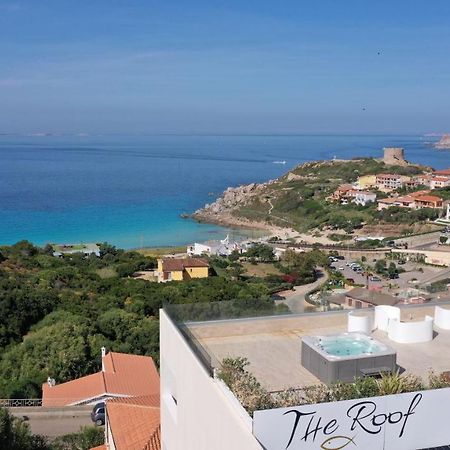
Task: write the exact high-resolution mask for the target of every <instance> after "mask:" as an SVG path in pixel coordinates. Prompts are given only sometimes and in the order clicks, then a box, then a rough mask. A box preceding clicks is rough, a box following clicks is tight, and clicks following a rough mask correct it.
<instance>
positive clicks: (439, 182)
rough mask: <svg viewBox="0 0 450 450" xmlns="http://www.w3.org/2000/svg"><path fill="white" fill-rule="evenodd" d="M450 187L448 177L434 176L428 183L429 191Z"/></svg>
mask: <svg viewBox="0 0 450 450" xmlns="http://www.w3.org/2000/svg"><path fill="white" fill-rule="evenodd" d="M448 186H450V177H443V176H435V177H433V178H432V179H431V181H430V188H431V189H440V188H446V187H448Z"/></svg>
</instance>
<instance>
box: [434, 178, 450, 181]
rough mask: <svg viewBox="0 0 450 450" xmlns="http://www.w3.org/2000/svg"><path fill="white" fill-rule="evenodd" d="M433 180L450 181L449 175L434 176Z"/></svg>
mask: <svg viewBox="0 0 450 450" xmlns="http://www.w3.org/2000/svg"><path fill="white" fill-rule="evenodd" d="M433 181H443V182H446V181H450V180H449V178H448V177H433Z"/></svg>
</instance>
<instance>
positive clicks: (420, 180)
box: [411, 173, 433, 187]
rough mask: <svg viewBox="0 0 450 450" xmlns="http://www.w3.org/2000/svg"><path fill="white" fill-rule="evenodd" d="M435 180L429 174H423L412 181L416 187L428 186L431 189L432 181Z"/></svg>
mask: <svg viewBox="0 0 450 450" xmlns="http://www.w3.org/2000/svg"><path fill="white" fill-rule="evenodd" d="M432 179H433V176H432V175H431V174H429V173H427V174H423V175H416V176H415V177H413V178H412V179H411V182H414V183H415V186H412V187H416V186H427V187H430V184H431V180H432Z"/></svg>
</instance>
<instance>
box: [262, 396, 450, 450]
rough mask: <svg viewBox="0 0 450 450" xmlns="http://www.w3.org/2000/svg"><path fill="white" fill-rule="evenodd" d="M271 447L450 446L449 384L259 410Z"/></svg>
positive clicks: (382, 449) (385, 449)
mask: <svg viewBox="0 0 450 450" xmlns="http://www.w3.org/2000/svg"><path fill="white" fill-rule="evenodd" d="M253 434H254V436H255V437H256V439H258V441H259V442H260V443H261V445H262V446H263V447H264V449H266V450H341V449H345V450H350V449H352V450H353V449H355V450H356V449H364V450H369V449H370V450H413V449H424V448H429V447H437V446H442V445H448V444H450V388H445V389H435V390H428V391H420V392H411V393H407V394H398V395H386V396H383V397H371V398H363V399H356V400H345V401H340V402H333V403H319V404H315V405H303V406H297V407H290V408H277V409H269V410H263V411H256V412H255V413H254V415H253Z"/></svg>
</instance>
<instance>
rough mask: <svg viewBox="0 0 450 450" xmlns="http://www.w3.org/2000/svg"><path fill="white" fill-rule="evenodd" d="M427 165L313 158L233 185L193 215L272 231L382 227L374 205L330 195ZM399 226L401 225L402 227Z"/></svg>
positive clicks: (202, 218) (413, 173)
mask: <svg viewBox="0 0 450 450" xmlns="http://www.w3.org/2000/svg"><path fill="white" fill-rule="evenodd" d="M425 169H428V168H425V167H421V166H415V165H412V164H410V165H407V166H404V165H391V164H386V163H385V162H384V161H383V160H380V159H375V158H359V159H352V160H330V161H313V162H308V163H304V164H301V165H299V166H297V167H295V168H293V169H292V170H290V171H289V172H287V173H286V174H284V175H282V176H281V177H279V178H277V179H275V180H270V181H267V182H265V183H251V184H248V185H243V186H238V187H229V188H228V189H226V190H225V191H224V192H223V194H222V195H221V196H220V197H219V198H217V200H215V201H214V202H213V203H210V204H206V205H205V206H204V207H203V208H201V209H199V210H197V211H195V213H193V214H192V217H193V218H194V219H196V220H198V221H200V222H209V223H216V224H220V225H226V226H239V227H250V228H261V229H269V230H273V229H274V227H275V228H278V229H281V228H282V229H285V230H295V231H296V232H297V233H311V232H313V230H314V232H318V231H327V232H330V233H333V232H334V231H333V230H345V231H347V232H350V231H352V230H354V229H357V228H360V227H361V226H363V225H364V226H369V225H377V226H378V225H379V224H380V218H378V214H377V211H376V204H375V203H372V204H371V205H368V206H366V207H364V208H361V207H358V206H357V205H354V204H348V205H347V206H345V207H343V206H342V205H340V204H339V203H335V202H330V201H329V200H328V199H329V197H330V196H331V195H332V194H333V192H334V191H335V190H336V188H337V187H338V186H339V185H341V184H345V183H353V182H355V181H356V180H357V178H358V177H359V176H362V175H371V174H377V173H385V172H389V173H397V174H399V175H406V176H408V175H417V174H419V173H423V172H424V170H425ZM408 218H409V215H408ZM381 220H382V219H381ZM408 220H409V219H408ZM400 228H401V227H398V226H396V230H397V231H398V230H399V229H400ZM394 231H395V230H394ZM389 232H392V230H389Z"/></svg>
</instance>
